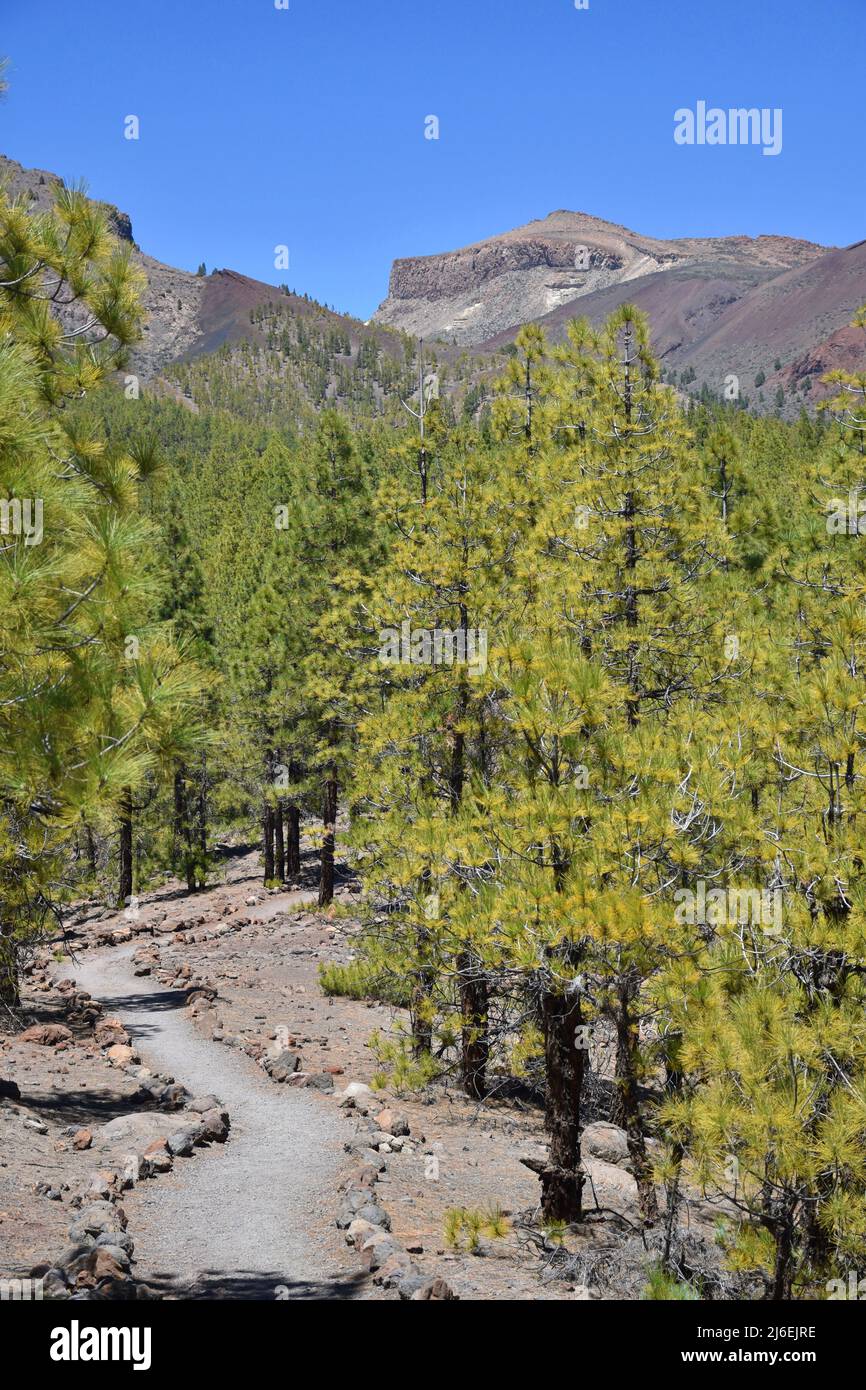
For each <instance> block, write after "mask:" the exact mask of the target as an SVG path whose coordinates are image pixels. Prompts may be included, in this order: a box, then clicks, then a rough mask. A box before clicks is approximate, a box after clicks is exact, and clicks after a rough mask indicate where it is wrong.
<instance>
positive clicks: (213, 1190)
mask: <svg viewBox="0 0 866 1390" xmlns="http://www.w3.org/2000/svg"><path fill="white" fill-rule="evenodd" d="M133 949H134V948H133V947H132V946H129V947H120V948H114V949H112V950H110V951H106V952H101V953H99V954H96V955H88V957H87V958H86V959H83V960H81V961H80V962H79V963H78V964H77V965H76V967H75V969H74V971H72V970H70V972H69V973H71V974H72V973H74V975H75V978H76V980H77V981H78V983H79V985H80V986H81V987H82V988H84V989H86V990H89V992H90V993H91V994H92V995H93V996H94V998H96V999H98V1000H100V1001H101V1003H102V1004H103V1005H104V1007H105V1008H106V1010H107V1012H108V1013H109V1014H110V1015H113V1016H115V1017H118V1018H120V1019H121V1020H122V1021H123V1024H124V1026H125V1027H126V1029H127V1031H128V1032H129V1033H130V1035H131V1036H132V1037H133V1038H134V1040H135V1042H136V1044H137V1046H138V1050H139V1052H140V1053H141V1057H142V1060H143V1061H144V1062H145V1063H146V1064H147V1065H148V1066H149V1067H151V1069H152V1070H154V1071H159V1072H169V1073H170V1074H171V1075H172V1076H174V1078H175V1079H176V1080H177V1081H180V1082H182V1083H183V1084H184V1085H185V1086H186V1087H187V1089H188V1090H189V1091H191V1092H192V1093H193V1094H195V1095H206V1094H210V1093H214V1094H215V1095H217V1096H218V1097H219V1099H220V1100H221V1101H222V1102H223V1104H224V1105H225V1106H226V1108H227V1109H228V1111H229V1114H230V1117H231V1124H232V1128H231V1135H230V1138H229V1141H228V1143H227V1144H225V1145H214V1146H212V1147H211V1148H210V1149H208V1150H199V1151H197V1154H196V1156H195V1157H194V1158H192V1159H179V1160H177V1162H176V1164H175V1168H174V1171H173V1173H172V1174H171V1176H167V1177H166V1176H164V1177H159V1178H157V1179H155V1180H154V1181H152V1182H147V1183H144V1184H142V1185H141V1187H139V1188H136V1195H135V1202H134V1209H133V1204H132V1203H130V1215H131V1218H132V1219H131V1225H130V1230H131V1234H132V1235H133V1237H134V1239H135V1259H136V1272H137V1274H138V1276H139V1277H140V1278H142V1279H143V1280H144V1281H145V1282H146V1283H148V1284H150V1285H151V1286H152V1287H155V1288H159V1289H162V1290H163V1291H165V1292H167V1293H174V1294H176V1295H179V1296H181V1297H185V1298H196V1297H198V1298H208V1299H213V1298H220V1297H223V1298H247V1299H263V1300H264V1299H274V1298H278V1299H294V1298H314V1299H320V1298H321V1299H347V1298H353V1297H356V1296H358V1294H359V1293H360V1296H362V1297H363V1296H364V1295H363V1293H361V1290H360V1285H361V1283H362V1282H363V1281H362V1280H361V1279H360V1277H359V1276H357V1275H356V1274H355V1272H354V1271H349V1270H339V1269H336V1270H335V1265H336V1264H337V1263H338V1261H339V1254H338V1253H336V1243H335V1244H334V1246H333V1247H329V1240H328V1237H327V1236H326V1235H325V1230H326V1227H327V1226H328V1224H329V1222H328V1215H329V1213H330V1212H331V1211H332V1210H333V1208H334V1207H335V1205H336V1185H337V1181H338V1173H339V1169H340V1165H341V1160H342V1157H343V1144H344V1142H345V1139H346V1133H345V1126H344V1125H343V1123H342V1120H341V1117H340V1116H339V1115H338V1114H337V1113H336V1112H335V1111H334V1109H333V1108H332V1107H329V1106H328V1104H327V1103H326V1102H324V1101H323V1100H322V1099H321V1098H319V1097H317V1096H316V1095H314V1094H312V1093H310V1092H308V1091H305V1090H303V1089H300V1088H298V1089H295V1088H283V1087H277V1086H275V1085H274V1084H273V1082H270V1081H268V1080H267V1079H266V1077H265V1076H264V1075H263V1074H262V1072H261V1071H260V1069H259V1068H258V1067H257V1066H256V1065H255V1063H254V1062H252V1061H251V1060H250V1058H248V1057H246V1056H245V1055H243V1054H242V1053H238V1052H235V1051H233V1050H232V1049H230V1048H227V1047H225V1046H223V1045H222V1044H220V1043H215V1042H211V1041H209V1040H207V1039H205V1038H202V1037H201V1036H200V1035H199V1034H198V1033H197V1032H196V1031H195V1028H194V1027H193V1025H192V1023H191V1022H190V1021H189V1019H188V1018H187V1017H186V1014H185V1011H184V1008H183V1003H184V1000H183V996H182V995H181V994H179V993H177V992H176V991H171V990H166V989H164V988H163V987H161V986H159V985H158V984H155V983H154V982H153V981H151V980H150V979H149V978H147V977H145V978H136V977H135V975H134V974H133V972H132V966H131V963H130V959H129V957H130V956H131V954H132V951H133Z"/></svg>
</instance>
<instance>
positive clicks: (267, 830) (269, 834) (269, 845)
mask: <svg viewBox="0 0 866 1390" xmlns="http://www.w3.org/2000/svg"><path fill="white" fill-rule="evenodd" d="M262 840H263V842H264V857H265V883H271V882H272V881H273V877H274V808H273V806H265V808H264V810H263V812H262Z"/></svg>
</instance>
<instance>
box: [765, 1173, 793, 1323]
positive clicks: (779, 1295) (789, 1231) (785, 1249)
mask: <svg viewBox="0 0 866 1390" xmlns="http://www.w3.org/2000/svg"><path fill="white" fill-rule="evenodd" d="M771 1230H772V1231H773V1237H774V1239H775V1242H776V1261H775V1267H774V1269H773V1287H772V1289H771V1291H770V1298H771V1300H772V1302H773V1303H789V1302H790V1301H791V1292H792V1285H793V1283H794V1217H793V1210H792V1204H791V1202H790V1199H789V1198H786V1199H785V1202H784V1204H783V1207H782V1211H781V1213H780V1215H779V1218H778V1220H777V1221H776V1222H775V1223H774V1225H773V1226H772V1227H771Z"/></svg>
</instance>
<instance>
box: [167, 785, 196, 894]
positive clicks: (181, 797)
mask: <svg viewBox="0 0 866 1390" xmlns="http://www.w3.org/2000/svg"><path fill="white" fill-rule="evenodd" d="M172 841H173V846H172V848H173V851H174V854H173V858H174V867H175V869H176V870H177V869H178V868H180V867H181V865H182V867H183V872H184V875H185V877H186V886H187V889H188V891H189V892H190V893H194V892H195V888H196V877H195V862H194V855H193V852H192V826H191V824H190V819H189V788H188V786H187V774H186V767H185V765H184V764H183V763H180V764H179V766H178V767H177V769H176V770H175V774H174V825H173V834H172Z"/></svg>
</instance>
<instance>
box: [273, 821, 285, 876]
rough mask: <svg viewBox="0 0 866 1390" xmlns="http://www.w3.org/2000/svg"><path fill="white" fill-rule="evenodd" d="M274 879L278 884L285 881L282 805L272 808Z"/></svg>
mask: <svg viewBox="0 0 866 1390" xmlns="http://www.w3.org/2000/svg"><path fill="white" fill-rule="evenodd" d="M274 877H275V878H277V879H278V880H279V882H280V883H284V882H285V879H286V846H285V841H284V839H283V803H282V801H278V802H277V804H276V806H275V807H274Z"/></svg>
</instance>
